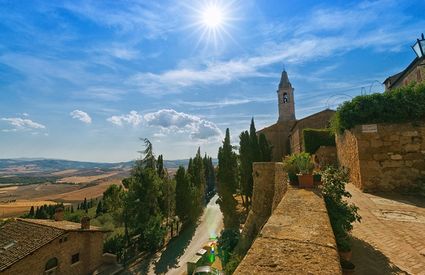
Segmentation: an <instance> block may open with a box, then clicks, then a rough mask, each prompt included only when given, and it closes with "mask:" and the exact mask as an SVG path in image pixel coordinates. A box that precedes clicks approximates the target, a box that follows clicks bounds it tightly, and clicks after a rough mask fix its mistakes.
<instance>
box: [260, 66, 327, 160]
mask: <svg viewBox="0 0 425 275" xmlns="http://www.w3.org/2000/svg"><path fill="white" fill-rule="evenodd" d="M277 101H278V103H277V104H278V110H279V118H278V120H277V122H276V123H275V124H273V125H271V126H268V127H266V128H264V129H261V130H259V131H258V133H259V134H260V133H263V134H264V135H265V136H266V138H267V140H268V141H269V142H270V143H271V144H272V145H273V161H281V160H282V158H283V157H284V156H286V155H289V154H291V153H299V152H302V151H304V144H303V135H302V130H303V129H305V128H316V129H321V128H327V127H328V126H329V121H330V119H331V117H332V116H333V114H334V113H335V111H333V110H330V109H326V110H323V111H321V112H318V113H315V114H312V115H310V116H307V117H305V118H303V119H300V120H297V119H296V117H295V101H294V88H293V87H292V84H291V82H290V81H289V78H288V73H287V72H286V71H285V70H283V72H282V75H281V78H280V82H279V86H278V90H277Z"/></svg>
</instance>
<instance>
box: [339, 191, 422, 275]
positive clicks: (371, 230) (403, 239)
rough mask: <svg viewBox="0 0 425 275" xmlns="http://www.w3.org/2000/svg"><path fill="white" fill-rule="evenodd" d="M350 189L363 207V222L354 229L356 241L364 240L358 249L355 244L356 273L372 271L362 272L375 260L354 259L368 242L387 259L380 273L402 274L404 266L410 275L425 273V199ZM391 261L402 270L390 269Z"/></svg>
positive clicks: (381, 259) (380, 258)
mask: <svg viewBox="0 0 425 275" xmlns="http://www.w3.org/2000/svg"><path fill="white" fill-rule="evenodd" d="M347 190H348V191H349V192H350V193H351V194H352V195H353V197H352V199H351V201H352V202H354V203H355V204H356V205H357V206H358V207H359V208H360V210H359V213H360V215H361V216H362V222H361V223H356V224H355V225H354V229H353V232H352V234H353V236H354V237H355V238H356V239H355V241H358V242H361V244H358V243H357V244H356V245H355V246H357V248H356V247H353V262H355V264H356V270H357V272H356V274H373V273H372V272H370V270H373V269H369V272H359V271H362V270H367V265H369V264H372V265H373V263H370V262H369V263H366V264H363V263H356V261H355V260H356V255H355V253H356V250H359V249H360V248H359V247H361V246H362V245H363V246H365V245H366V246H369V248H372V250H373V249H375V251H374V253H375V254H376V253H378V254H380V255H381V256H380V257H378V259H379V261H385V260H388V266H386V267H385V268H387V267H388V269H387V270H381V271H382V272H379V274H399V273H402V272H400V270H399V269H401V270H403V271H405V272H407V273H410V274H419V275H425V199H419V198H416V197H409V196H402V195H390V194H382V195H381V194H379V195H371V194H366V193H362V192H361V191H360V190H359V189H357V188H356V187H354V186H353V185H351V184H350V185H348V186H347ZM369 250H370V249H369ZM358 256H359V255H357V257H358ZM379 261H378V262H379ZM378 262H376V263H375V264H377V265H378V267H377V268H382V267H379V263H378ZM362 264H363V265H364V266H361V265H362ZM392 264H394V265H395V266H396V267H398V268H399V269H398V268H395V267H394V268H391V265H392ZM359 265H360V266H359Z"/></svg>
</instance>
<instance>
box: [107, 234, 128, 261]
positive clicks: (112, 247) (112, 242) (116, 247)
mask: <svg viewBox="0 0 425 275" xmlns="http://www.w3.org/2000/svg"><path fill="white" fill-rule="evenodd" d="M124 246H125V239H124V235H121V234H117V235H114V236H112V237H110V238H108V239H106V240H105V242H104V243H103V252H108V253H112V254H115V255H117V258H118V261H121V260H122V259H123V256H124Z"/></svg>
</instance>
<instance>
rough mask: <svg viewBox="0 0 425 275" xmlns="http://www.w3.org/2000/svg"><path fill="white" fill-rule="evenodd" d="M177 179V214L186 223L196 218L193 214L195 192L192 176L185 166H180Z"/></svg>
mask: <svg viewBox="0 0 425 275" xmlns="http://www.w3.org/2000/svg"><path fill="white" fill-rule="evenodd" d="M175 180H176V194H175V196H176V214H177V216H178V217H179V219H180V220H181V221H182V222H183V223H186V222H188V221H191V220H193V219H194V217H192V216H191V212H192V208H193V200H192V197H191V194H192V193H193V190H192V186H191V182H190V178H189V176H188V174H187V173H186V171H185V169H184V167H183V166H180V167H179V169H178V170H177V172H176V175H175Z"/></svg>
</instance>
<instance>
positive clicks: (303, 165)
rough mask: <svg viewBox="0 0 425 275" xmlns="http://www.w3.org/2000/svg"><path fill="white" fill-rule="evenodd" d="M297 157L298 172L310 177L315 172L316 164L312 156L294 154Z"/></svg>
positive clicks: (303, 153)
mask: <svg viewBox="0 0 425 275" xmlns="http://www.w3.org/2000/svg"><path fill="white" fill-rule="evenodd" d="M294 156H295V165H296V166H297V167H298V170H299V171H300V173H301V174H303V175H308V174H311V173H312V172H313V169H314V164H313V162H312V161H311V156H310V154H309V153H305V152H302V153H299V154H294Z"/></svg>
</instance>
